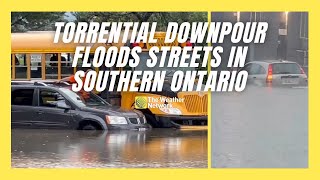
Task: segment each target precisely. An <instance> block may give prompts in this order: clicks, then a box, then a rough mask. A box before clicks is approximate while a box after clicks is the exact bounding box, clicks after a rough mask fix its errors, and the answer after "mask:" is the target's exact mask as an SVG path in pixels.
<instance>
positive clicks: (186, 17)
mask: <svg viewBox="0 0 320 180" xmlns="http://www.w3.org/2000/svg"><path fill="white" fill-rule="evenodd" d="M73 15H74V16H75V18H76V22H91V21H94V22H119V21H122V22H130V21H131V22H157V28H158V29H157V30H158V31H163V30H165V28H166V26H167V24H168V22H170V21H175V22H178V23H182V22H207V13H206V12H74V13H73Z"/></svg>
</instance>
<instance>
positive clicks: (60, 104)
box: [56, 101, 71, 110]
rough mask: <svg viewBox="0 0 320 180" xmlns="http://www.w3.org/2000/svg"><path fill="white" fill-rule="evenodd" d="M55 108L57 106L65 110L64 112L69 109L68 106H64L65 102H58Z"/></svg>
mask: <svg viewBox="0 0 320 180" xmlns="http://www.w3.org/2000/svg"><path fill="white" fill-rule="evenodd" d="M56 106H57V108H61V109H65V110H68V109H70V108H71V107H70V106H68V105H67V104H66V102H65V101H58V102H57V104H56Z"/></svg>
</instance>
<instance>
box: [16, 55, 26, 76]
mask: <svg viewBox="0 0 320 180" xmlns="http://www.w3.org/2000/svg"><path fill="white" fill-rule="evenodd" d="M15 58H16V60H15V77H16V79H27V69H28V66H27V57H26V54H15Z"/></svg>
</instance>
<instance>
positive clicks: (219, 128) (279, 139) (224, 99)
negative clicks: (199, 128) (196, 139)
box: [211, 86, 308, 168]
mask: <svg viewBox="0 0 320 180" xmlns="http://www.w3.org/2000/svg"><path fill="white" fill-rule="evenodd" d="M211 112H212V133H211V134H212V139H211V140H212V166H213V167H219V168H222V167H234V168H241V167H249V168H250V167H251V168H307V167H308V89H307V88H284V87H283V88H271V87H251V86H248V87H247V88H246V90H245V91H244V92H241V93H237V92H230V93H212V111H211Z"/></svg>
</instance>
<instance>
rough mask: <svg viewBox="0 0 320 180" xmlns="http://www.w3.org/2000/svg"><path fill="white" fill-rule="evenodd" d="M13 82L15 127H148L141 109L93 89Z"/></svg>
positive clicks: (87, 128)
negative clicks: (116, 102)
mask: <svg viewBox="0 0 320 180" xmlns="http://www.w3.org/2000/svg"><path fill="white" fill-rule="evenodd" d="M11 84H12V86H11V123H12V128H16V127H18V128H20V127H21V128H43V129H49V128H50V129H51V128H58V129H78V130H106V129H136V130H145V129H147V128H149V125H148V124H147V122H146V119H145V116H144V115H143V114H142V113H141V112H139V111H136V110H124V109H121V108H120V107H115V106H111V105H110V104H109V103H107V102H106V101H104V100H103V99H102V98H100V97H99V96H97V95H95V94H93V93H88V92H84V91H82V92H74V91H72V90H71V87H70V86H68V85H63V84H55V83H52V84H49V83H43V82H40V83H39V82H18V81H14V82H12V83H11Z"/></svg>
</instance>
